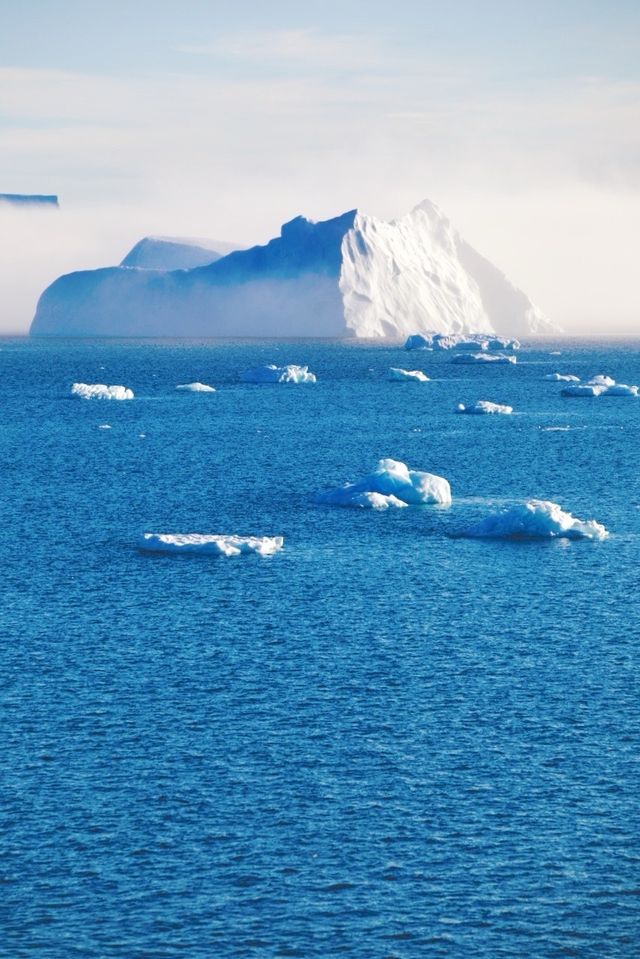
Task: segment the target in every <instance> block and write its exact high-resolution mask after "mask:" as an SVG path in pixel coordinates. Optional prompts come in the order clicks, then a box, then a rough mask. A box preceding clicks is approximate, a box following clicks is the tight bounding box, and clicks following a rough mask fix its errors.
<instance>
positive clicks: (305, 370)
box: [240, 363, 316, 383]
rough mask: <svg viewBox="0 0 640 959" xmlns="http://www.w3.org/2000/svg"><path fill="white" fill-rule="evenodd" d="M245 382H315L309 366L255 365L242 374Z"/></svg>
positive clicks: (314, 376)
mask: <svg viewBox="0 0 640 959" xmlns="http://www.w3.org/2000/svg"><path fill="white" fill-rule="evenodd" d="M240 379H241V380H242V382H243V383H315V382H316V375H315V373H310V372H309V367H308V366H295V365H293V364H291V365H289V366H274V365H273V364H272V363H271V364H269V365H268V366H254V367H252V368H251V369H249V370H244V372H243V373H241V374H240Z"/></svg>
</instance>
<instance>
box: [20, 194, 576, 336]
mask: <svg viewBox="0 0 640 959" xmlns="http://www.w3.org/2000/svg"><path fill="white" fill-rule="evenodd" d="M211 255H212V253H211V251H210V250H203V249H202V248H198V247H197V245H194V241H179V240H176V239H175V238H162V237H156V238H154V237H147V238H145V240H142V241H140V243H139V244H137V245H136V246H135V247H134V248H133V250H132V251H130V253H129V254H128V255H127V257H125V259H124V260H123V262H122V263H121V264H120V266H118V267H108V268H106V269H100V270H90V271H84V272H78V273H71V274H69V275H67V276H63V277H60V278H59V279H57V280H56V281H55V282H54V283H53V284H52V285H51V286H50V287H48V288H47V289H46V290H45V291H44V293H43V294H42V296H41V297H40V301H39V303H38V307H37V311H36V315H35V318H34V321H33V323H32V327H31V333H32V334H36V335H45V336H56V335H88V336H101V335H120V336H127V335H134V336H158V335H168V336H171V335H182V336H202V335H209V336H330V337H345V336H351V337H358V338H380V337H389V338H394V339H396V338H406V336H407V335H409V334H416V333H419V334H422V333H425V334H432V335H433V334H435V333H440V334H444V335H451V334H454V335H464V334H486V335H488V336H491V335H501V336H522V335H531V334H538V333H550V332H557V328H556V327H554V326H553V324H551V323H550V322H549V321H548V320H546V319H545V317H544V316H543V315H542V314H541V313H540V311H539V310H538V309H537V308H536V307H535V306H534V305H533V303H531V301H530V300H529V299H528V297H527V296H526V295H525V294H524V293H523V292H522V291H521V290H518V289H517V288H516V287H514V286H513V284H511V283H510V281H509V280H508V279H507V278H506V277H505V276H504V274H502V273H501V272H500V271H499V270H498V269H497V268H496V267H494V266H493V265H492V264H491V263H489V262H488V261H487V260H485V259H484V257H482V256H481V255H480V254H479V253H477V252H476V251H475V250H473V248H472V247H470V246H469V245H468V244H467V243H466V242H465V241H464V240H463V239H462V238H461V237H460V235H459V234H458V233H457V231H456V230H455V229H454V228H453V227H452V226H451V224H450V222H449V220H448V219H447V218H446V217H445V216H444V215H443V214H442V213H441V211H440V210H439V209H438V208H437V207H436V206H435V204H433V203H431V202H430V201H424V202H423V203H421V204H419V205H418V206H417V207H416V208H415V209H414V210H412V211H411V212H410V213H408V214H407V215H406V216H404V217H401V218H400V219H398V220H393V221H390V222H385V221H383V220H379V219H376V218H375V217H373V216H369V215H366V214H363V213H360V212H359V211H358V210H350V211H348V212H347V213H343V214H342V215H340V216H338V217H334V218H333V219H331V220H325V221H322V222H319V223H313V222H311V221H309V220H307V219H305V218H304V217H296V218H295V219H294V220H291V221H290V222H288V223H285V224H284V226H283V227H282V230H281V234H280V236H278V237H275V238H274V239H273V240H271V241H270V242H269V243H267V244H266V245H264V246H254V247H251V248H250V249H246V250H235V251H233V252H231V253H228V254H227V255H224V256H221V257H220V258H219V259H217V260H215V262H209V263H207V264H206V265H193V266H190V265H189V263H188V260H189V257H195V258H196V259H197V258H198V257H204V258H205V259H206V258H207V257H208V256H211ZM185 257H186V260H185ZM183 264H184V267H182V265H183ZM131 267H136V268H135V269H132V268H131ZM168 267H170V268H168ZM179 267H182V268H179Z"/></svg>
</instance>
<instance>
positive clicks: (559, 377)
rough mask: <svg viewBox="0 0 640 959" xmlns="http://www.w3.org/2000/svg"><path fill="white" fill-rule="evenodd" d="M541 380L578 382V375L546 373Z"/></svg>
mask: <svg viewBox="0 0 640 959" xmlns="http://www.w3.org/2000/svg"><path fill="white" fill-rule="evenodd" d="M542 379H543V380H552V381H553V382H554V383H579V382H580V377H579V376H572V374H571V373H567V374H563V373H547V375H546V376H543V377H542Z"/></svg>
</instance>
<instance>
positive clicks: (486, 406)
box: [456, 400, 513, 415]
mask: <svg viewBox="0 0 640 959" xmlns="http://www.w3.org/2000/svg"><path fill="white" fill-rule="evenodd" d="M456 413H476V414H480V415H482V414H483V413H506V414H508V413H513V406H503V404H502V403H490V402H489V401H488V400H478V402H477V403H474V404H473V406H465V405H464V403H458V408H457V410H456Z"/></svg>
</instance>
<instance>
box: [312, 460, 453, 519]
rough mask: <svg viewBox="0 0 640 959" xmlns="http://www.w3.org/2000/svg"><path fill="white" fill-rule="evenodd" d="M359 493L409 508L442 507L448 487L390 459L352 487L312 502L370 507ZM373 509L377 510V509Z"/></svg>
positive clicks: (447, 500)
mask: <svg viewBox="0 0 640 959" xmlns="http://www.w3.org/2000/svg"><path fill="white" fill-rule="evenodd" d="M363 493H364V494H371V493H377V494H381V495H382V496H383V497H386V498H388V497H392V498H394V499H398V500H401V501H402V503H405V504H409V505H421V504H425V503H430V504H440V505H445V506H446V505H449V503H451V487H450V486H449V483H448V481H447V480H446V479H444V477H442V476H435V475H434V474H433V473H424V472H422V471H420V470H410V469H409V468H408V467H407V466H406V465H405V464H404V463H400V462H399V461H398V460H392V459H383V460H380V462H379V463H378V468H377V469H376V471H375V472H374V473H371V474H370V475H369V476H365V477H363V479H361V480H358V481H357V482H356V483H348V484H347V485H345V486H340V487H338V488H337V489H332V490H328V491H327V492H325V493H320V495H319V496H318V497H316V502H317V503H323V504H326V505H329V506H366V505H368V506H370V507H371V506H373V503H372V502H371V501H370V500H368V501H367V502H364V501H362V500H361V496H362V494H363ZM386 505H387V506H391V505H393V506H397V505H398V504H397V503H390V502H388V503H387V504H386ZM374 508H380V506H378V507H374ZM382 508H384V506H383V507H382Z"/></svg>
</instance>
